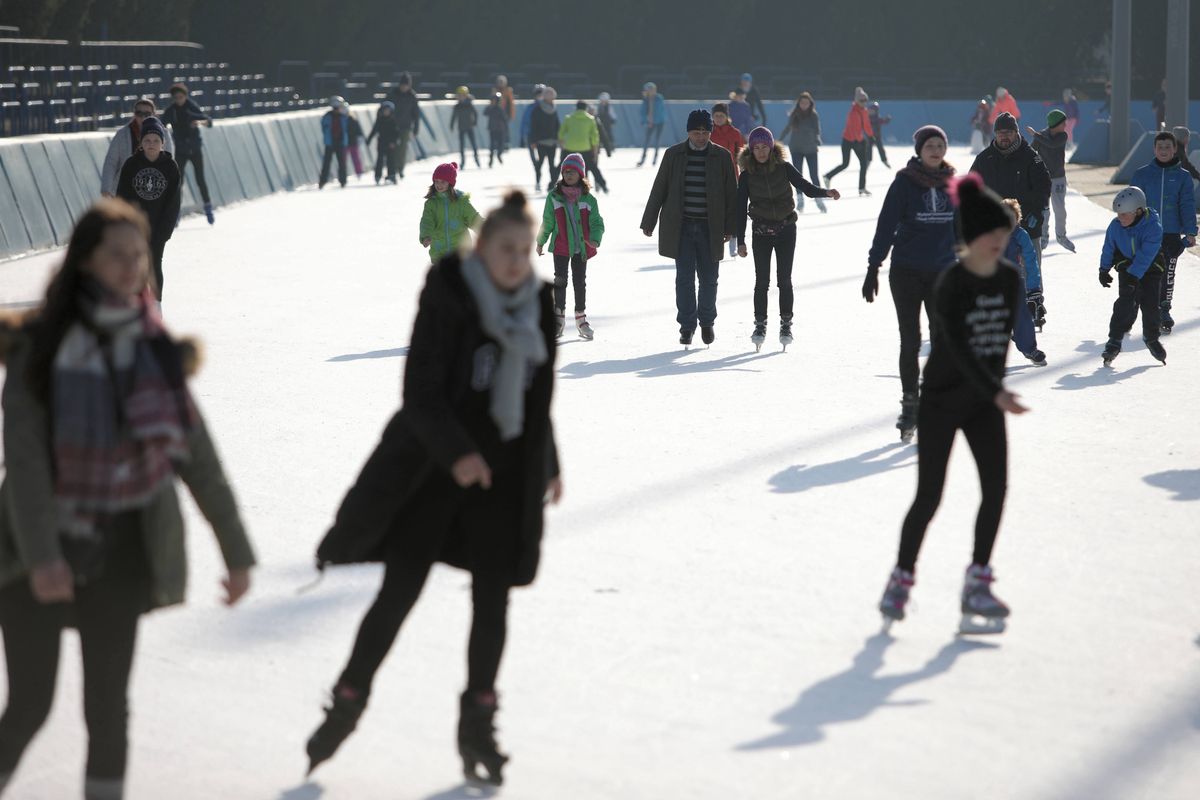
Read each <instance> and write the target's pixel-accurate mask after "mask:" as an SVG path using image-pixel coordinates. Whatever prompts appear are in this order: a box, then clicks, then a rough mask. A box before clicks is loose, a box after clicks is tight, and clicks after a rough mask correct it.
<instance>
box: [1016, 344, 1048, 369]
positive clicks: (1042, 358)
mask: <svg viewBox="0 0 1200 800" xmlns="http://www.w3.org/2000/svg"><path fill="white" fill-rule="evenodd" d="M1021 355H1023V356H1025V357H1026V358H1028V359H1029V361H1030V363H1032V364H1033V365H1034V366H1035V367H1044V366H1046V354H1045V353H1043V352H1042V351H1041V350H1038V349H1037V348H1034V349H1033V350H1030V351H1029V352H1028V353H1022V354H1021Z"/></svg>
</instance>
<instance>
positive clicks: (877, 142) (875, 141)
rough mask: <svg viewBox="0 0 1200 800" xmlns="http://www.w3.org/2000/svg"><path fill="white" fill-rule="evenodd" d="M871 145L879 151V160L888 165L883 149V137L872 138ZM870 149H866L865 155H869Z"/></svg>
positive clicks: (885, 152)
mask: <svg viewBox="0 0 1200 800" xmlns="http://www.w3.org/2000/svg"><path fill="white" fill-rule="evenodd" d="M871 145H872V146H873V147H874V148H875V149H876V150H878V151H879V160H880V161H882V162H883V163H884V164H887V163H888V160H887V151H886V150H884V149H883V136H874V137H872V138H871ZM870 150H871V148H870V147H868V148H867V155H870Z"/></svg>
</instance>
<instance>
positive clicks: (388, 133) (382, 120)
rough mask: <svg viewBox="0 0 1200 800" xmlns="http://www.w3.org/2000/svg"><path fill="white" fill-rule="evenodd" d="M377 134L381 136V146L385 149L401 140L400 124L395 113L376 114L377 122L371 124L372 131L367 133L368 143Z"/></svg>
mask: <svg viewBox="0 0 1200 800" xmlns="http://www.w3.org/2000/svg"><path fill="white" fill-rule="evenodd" d="M376 136H378V137H379V146H380V147H382V148H383V149H384V150H386V149H387V148H388V147H389V146H391V145H393V144H395V143H396V142H398V141H400V125H399V123H397V122H396V116H395V114H376V115H375V124H374V125H372V126H371V133H370V134H368V135H367V144H370V143H371V140H372V139H374V138H375V137H376Z"/></svg>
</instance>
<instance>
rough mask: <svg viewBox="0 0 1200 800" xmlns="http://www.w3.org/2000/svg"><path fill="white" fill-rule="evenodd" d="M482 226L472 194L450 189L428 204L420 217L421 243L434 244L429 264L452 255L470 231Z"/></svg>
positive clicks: (431, 199) (431, 246) (430, 252)
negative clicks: (472, 200)
mask: <svg viewBox="0 0 1200 800" xmlns="http://www.w3.org/2000/svg"><path fill="white" fill-rule="evenodd" d="M451 194H453V195H454V197H453V199H451V197H450V195H451ZM479 223H480V217H479V212H478V211H476V210H475V207H474V206H472V205H471V195H469V194H466V193H464V192H460V191H458V190H457V189H451V190H450V191H449V192H445V193H443V194H435V195H434V196H433V197H431V198H429V199H428V200H426V201H425V210H424V212H422V213H421V241H422V242H423V241H425V240H426V239H430V240H432V241H431V243H430V245H429V260H430V261H432V262H433V263H434V264H436V263H437V262H438V261H440V260H441V259H442V257H443V256H445V255H447V254H449V253H453V252H454V251H455V250H457V249H458V246H459V244H461V243H462V240H463V238H465V237H466V235H467V231H469V230H470V229H472V228H474V227H476V226H477V225H479Z"/></svg>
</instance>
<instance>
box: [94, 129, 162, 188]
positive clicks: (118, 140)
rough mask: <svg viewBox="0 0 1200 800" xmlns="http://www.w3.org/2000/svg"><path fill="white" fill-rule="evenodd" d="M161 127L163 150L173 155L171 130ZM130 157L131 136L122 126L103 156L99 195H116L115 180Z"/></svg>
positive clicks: (131, 152)
mask: <svg viewBox="0 0 1200 800" xmlns="http://www.w3.org/2000/svg"><path fill="white" fill-rule="evenodd" d="M163 127H164V128H166V130H167V140H166V141H165V142H163V149H164V150H166V151H167V152H168V153H170V154H171V155H175V140H174V139H173V138H172V137H171V129H170V128H169V127H168V126H166V125H164V126H163ZM131 155H133V134H132V133H131V132H130V129H129V125H123V126H121V127H120V128H118V129H117V133H116V135H115V136H113V138H112V141H111V142H109V143H108V153H107V154H106V155H105V156H104V167H103V168H102V169H101V170H100V192H101V194H105V193H107V194H111V195H115V194H116V193H117V179H118V178H120V177H121V167H123V166H125V161H126V160H127V159H128V158H129V157H130V156H131ZM181 177H182V176H181Z"/></svg>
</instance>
